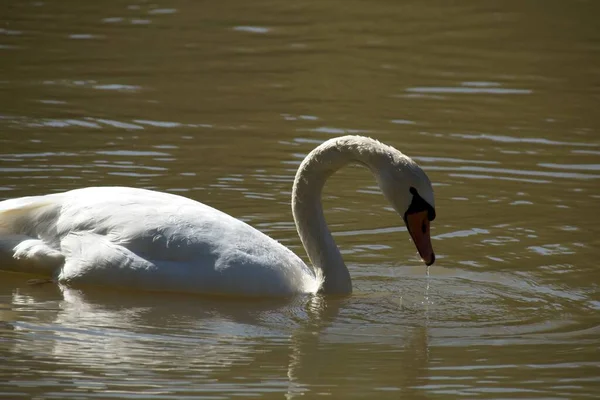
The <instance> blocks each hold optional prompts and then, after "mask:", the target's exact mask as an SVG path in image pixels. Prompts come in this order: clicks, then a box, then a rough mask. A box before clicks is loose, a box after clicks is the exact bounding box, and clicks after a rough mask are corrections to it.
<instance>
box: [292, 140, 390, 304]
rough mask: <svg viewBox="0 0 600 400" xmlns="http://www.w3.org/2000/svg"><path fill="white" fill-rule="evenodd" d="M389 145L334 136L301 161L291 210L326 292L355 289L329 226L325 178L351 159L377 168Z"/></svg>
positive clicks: (371, 167) (338, 292) (374, 171)
mask: <svg viewBox="0 0 600 400" xmlns="http://www.w3.org/2000/svg"><path fill="white" fill-rule="evenodd" d="M386 147H387V146H385V145H383V144H381V143H379V142H377V141H375V140H373V139H368V138H362V137H356V136H346V137H341V138H336V139H331V140H329V141H327V142H325V143H323V144H322V145H320V146H318V147H317V148H316V149H314V150H313V151H312V152H311V153H310V154H309V155H308V156H307V157H306V158H305V159H304V161H303V162H302V164H301V165H300V168H299V169H298V172H297V173H296V178H295V180H294V186H293V189H292V212H293V214H294V221H295V223H296V229H297V230H298V235H299V236H300V240H302V244H303V245H304V248H305V249H306V253H307V254H308V258H310V261H311V262H312V264H313V266H314V267H315V268H316V273H317V275H319V274H321V273H322V275H323V278H324V281H323V285H322V287H321V291H322V292H323V293H331V294H349V293H352V280H351V278H350V273H349V272H348V268H346V265H345V264H344V260H343V259H342V256H341V254H340V251H339V249H338V247H337V245H336V244H335V241H334V240H333V237H332V236H331V232H330V231H329V228H328V227H327V223H326V221H325V216H324V215H323V206H322V204H321V192H322V190H323V186H324V185H325V181H326V180H327V178H329V177H330V176H331V175H332V174H333V173H334V172H335V171H337V170H338V169H340V168H342V167H343V166H345V165H346V164H348V163H358V164H363V165H365V166H366V167H368V168H369V169H370V170H371V171H372V172H373V173H374V175H375V176H376V177H377V174H376V171H377V170H378V165H379V163H380V161H381V159H382V155H383V153H384V152H385V148H386Z"/></svg>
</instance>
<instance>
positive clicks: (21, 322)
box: [0, 0, 600, 399]
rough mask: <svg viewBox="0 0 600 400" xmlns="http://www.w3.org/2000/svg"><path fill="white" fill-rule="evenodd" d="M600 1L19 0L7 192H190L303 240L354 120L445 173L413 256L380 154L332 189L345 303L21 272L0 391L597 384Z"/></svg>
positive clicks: (376, 390)
mask: <svg viewBox="0 0 600 400" xmlns="http://www.w3.org/2000/svg"><path fill="white" fill-rule="evenodd" d="M598 15H600V4H599V3H598V2H593V1H571V2H566V1H504V2H492V1H463V2H444V1H430V2H420V1H405V2H400V1H384V0H381V1H374V2H367V1H358V0H348V1H329V0H324V1H317V0H306V1H293V2H292V1H268V0H257V1H252V2H249V1H242V0H227V1H219V2H207V1H203V2H200V1H184V0H181V1H166V0H158V1H156V2H146V1H135V0H130V1H103V2H81V1H72V0H63V1H44V0H42V1H16V0H5V1H3V2H2V5H0V154H1V155H0V198H1V199H5V198H11V197H19V196H25V195H33V194H43V193H49V192H58V191H63V190H68V189H74V188H79V187H84V186H92V185H127V186H135V187H144V188H153V189H157V190H161V191H169V192H175V193H178V194H181V195H184V196H188V197H191V198H193V199H196V200H199V201H202V202H204V203H207V204H209V205H212V206H214V207H216V208H219V209H221V210H223V211H225V212H227V213H229V214H231V215H233V216H235V217H238V218H240V219H243V220H245V221H247V222H249V223H250V224H252V225H253V226H255V227H256V228H258V229H260V230H262V231H263V232H265V233H267V234H269V235H271V236H272V237H274V238H276V239H277V240H280V241H281V242H283V243H284V244H286V245H288V246H289V247H291V248H292V249H293V250H294V251H295V252H297V253H298V254H299V255H300V256H301V257H303V258H305V254H304V251H303V249H302V247H301V246H300V241H299V239H298V237H297V234H296V232H295V229H294V225H293V223H292V216H291V210H290V204H289V203H290V200H289V198H290V192H291V184H292V179H293V176H294V173H295V169H296V168H297V166H298V165H299V163H300V161H301V159H302V158H303V156H304V155H306V154H307V153H308V152H309V151H310V150H311V149H312V148H313V147H315V146H316V145H317V144H318V143H321V142H322V141H324V140H326V139H328V138H331V137H334V136H337V135H342V134H346V133H354V134H362V135H368V136H372V137H375V138H377V139H379V140H381V141H383V142H386V143H388V144H391V145H394V146H395V147H397V148H398V149H400V150H401V151H403V152H405V153H406V154H408V155H410V156H412V157H414V158H415V159H416V160H417V161H418V162H419V163H420V164H421V165H422V166H423V167H424V169H425V170H426V171H427V172H428V174H429V176H430V178H431V179H432V181H433V182H434V185H435V186H434V188H435V192H436V208H437V210H436V211H437V219H436V220H435V222H434V223H433V224H432V229H433V230H432V235H433V239H434V240H433V245H434V248H435V250H436V254H437V256H438V257H437V262H436V264H435V265H434V266H432V267H431V268H430V271H429V272H430V274H429V275H427V271H426V268H425V267H424V266H423V265H422V263H421V262H420V261H419V260H418V259H417V257H416V255H415V250H414V247H413V245H412V244H411V243H410V242H409V239H408V235H407V233H406V231H405V229H404V226H403V222H402V220H401V218H400V217H398V216H397V215H396V214H395V213H393V212H392V210H391V208H390V207H389V205H388V204H386V202H385V200H384V198H383V196H381V195H380V194H379V191H378V188H377V187H376V184H375V182H374V181H373V179H372V177H371V175H370V174H369V172H368V171H366V170H364V169H361V168H347V169H345V170H343V171H341V172H340V173H339V174H336V175H335V176H334V177H333V178H332V179H331V180H330V181H329V182H328V185H327V187H326V190H325V193H324V204H325V209H326V215H327V219H328V222H329V224H330V227H331V230H332V231H333V232H334V235H335V238H336V240H337V242H338V244H339V246H340V247H341V249H342V251H343V254H344V257H345V260H346V262H347V264H348V267H349V269H350V272H351V275H352V277H353V282H354V294H353V295H352V296H351V297H346V298H327V297H322V296H312V297H310V296H308V297H299V298H294V299H289V300H285V301H283V300H279V301H272V300H269V301H266V300H262V301H248V300H239V299H238V300H236V299H230V300H223V299H214V298H205V297H201V296H180V295H168V294H149V293H144V292H123V291H111V290H108V289H103V290H100V289H95V290H94V289H86V290H76V289H73V288H69V287H62V286H57V285H54V284H44V285H39V286H31V285H28V284H27V280H28V279H29V278H30V277H28V276H25V275H18V274H9V273H4V272H0V397H4V398H10V399H17V398H35V399H70V398H72V399H75V398H77V399H81V398H98V399H100V398H130V399H139V398H153V399H185V398H196V399H228V398H254V397H256V398H273V399H280V398H287V399H291V398H296V397H300V396H302V395H304V397H305V398H318V397H324V398H328V396H329V398H336V399H338V398H344V399H346V398H377V399H386V398H389V399H397V398H436V399H437V398H440V399H441V398H474V399H492V398H493V399H501V398H507V399H508V398H510V399H514V398H528V399H533V398H538V399H575V398H597V396H599V395H600V380H599V378H598V377H599V376H600V369H599V368H600V355H599V354H600V353H599V352H598V347H599V346H600V315H599V314H600V296H599V283H600V272H599V269H598V263H597V260H598V256H600V254H599V252H598V248H599V247H600V230H599V228H598V223H599V222H600V218H599V217H598V210H599V208H598V205H599V204H600V135H599V132H600V116H599V109H600V29H598V22H597V20H598V18H597V17H598Z"/></svg>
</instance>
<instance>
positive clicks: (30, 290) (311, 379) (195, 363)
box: [0, 284, 427, 398]
mask: <svg viewBox="0 0 600 400" xmlns="http://www.w3.org/2000/svg"><path fill="white" fill-rule="evenodd" d="M18 286H20V289H19V290H17V291H16V292H15V293H14V294H13V295H12V299H11V304H10V305H9V308H7V309H6V310H5V311H4V313H3V314H2V319H4V320H5V324H6V325H7V326H10V327H12V328H13V330H12V331H11V332H10V333H9V334H8V335H4V334H3V338H4V340H3V344H2V348H3V353H4V354H5V355H6V359H7V361H8V363H6V364H5V365H4V367H0V370H2V373H3V375H6V376H8V377H9V380H10V381H11V382H12V386H13V387H14V388H16V387H18V386H29V387H30V389H31V390H30V392H31V393H33V392H37V393H39V394H42V393H46V394H48V393H55V394H56V393H59V392H61V393H62V394H63V395H64V394H65V393H66V392H70V393H71V395H72V394H74V393H80V394H81V393H101V392H103V393H105V392H107V391H110V393H112V395H115V396H118V397H128V396H133V395H139V394H140V393H142V394H145V395H157V396H158V395H160V396H162V397H165V396H166V398H177V397H180V396H184V395H185V396H188V395H201V396H204V395H210V394H217V393H218V394H219V395H220V396H226V397H228V396H231V395H236V394H237V395H244V396H245V395H248V396H250V395H252V394H254V395H258V394H261V395H266V394H269V393H271V394H276V393H279V397H280V396H281V394H282V393H284V394H285V395H286V396H287V398H294V397H295V396H297V395H301V394H303V393H307V392H311V393H320V392H322V393H332V391H333V392H338V391H339V390H340V389H339V388H340V387H344V386H346V387H347V388H348V390H355V391H356V390H359V391H360V387H361V383H360V380H361V378H360V376H361V375H362V376H365V374H364V373H361V372H360V371H361V370H363V369H365V368H366V370H367V371H370V373H369V374H368V375H370V374H371V373H376V375H378V376H379V381H380V382H379V383H380V386H381V387H382V388H383V389H382V390H389V391H393V390H400V388H401V387H404V388H407V387H411V386H415V385H418V384H419V383H421V382H422V381H423V379H424V376H423V375H424V374H426V373H427V372H426V371H427V368H426V364H427V329H426V327H425V326H421V327H409V326H407V325H400V324H399V325H398V326H397V330H396V331H395V332H394V333H392V332H389V331H386V329H382V328H384V326H385V325H387V324H383V323H380V324H371V323H370V321H369V320H373V321H375V320H377V317H376V316H375V315H371V316H370V317H369V312H368V310H367V309H368V308H369V307H371V306H372V304H373V303H377V302H380V301H382V299H381V298H377V297H373V298H367V297H363V298H361V297H360V296H358V297H355V298H323V297H321V296H305V297H297V298H294V299H289V300H251V301H248V300H239V299H237V300H235V299H223V298H200V297H191V296H179V295H172V294H163V293H161V294H148V293H123V292H118V291H110V290H100V289H88V288H86V289H85V290H77V289H73V288H69V287H65V286H58V287H57V286H54V285H52V284H46V285H41V286H33V287H29V286H26V285H23V284H21V285H18ZM353 303H354V304H353ZM369 303H371V306H369ZM361 308H364V310H363V311H364V313H362V315H363V317H364V320H363V321H360V320H355V321H353V322H352V323H353V324H355V326H356V327H360V329H357V330H356V331H355V332H352V331H348V330H347V329H346V328H344V326H345V325H346V322H345V321H349V320H350V319H353V318H355V317H356V311H358V312H359V313H360V309H361ZM349 312H352V313H353V314H355V315H348V313H349ZM2 331H3V332H6V331H5V330H2ZM364 352H367V353H370V354H371V356H370V358H371V359H372V361H371V362H365V360H364V358H365V356H364V354H363V353H364ZM402 360H405V361H406V362H404V361H402ZM29 365H32V366H35V368H36V369H37V370H33V369H29V368H28V366H29ZM340 365H343V367H342V368H340ZM375 370H376V371H375ZM332 373H333V378H334V379H333V380H332ZM351 377H352V378H351ZM365 379H366V377H365ZM369 379H371V378H369ZM34 388H35V390H33V389H34ZM352 388H354V389H352ZM345 390H346V389H344V391H345ZM349 393H351V392H349ZM357 393H358V392H357ZM51 397H52V396H51Z"/></svg>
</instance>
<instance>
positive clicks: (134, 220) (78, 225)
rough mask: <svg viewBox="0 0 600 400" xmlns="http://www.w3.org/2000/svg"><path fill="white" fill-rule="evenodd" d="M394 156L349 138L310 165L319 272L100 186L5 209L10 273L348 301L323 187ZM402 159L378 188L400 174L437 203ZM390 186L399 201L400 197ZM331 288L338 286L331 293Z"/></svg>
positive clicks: (5, 261) (264, 239) (193, 210)
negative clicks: (321, 294)
mask: <svg viewBox="0 0 600 400" xmlns="http://www.w3.org/2000/svg"><path fill="white" fill-rule="evenodd" d="M357 144H360V152H362V153H364V152H365V149H369V150H368V151H366V153H365V154H366V155H365V154H362V155H361V154H359V147H357ZM386 152H388V153H390V152H396V153H397V154H395V153H394V154H393V155H394V156H395V157H398V155H399V154H400V153H399V152H398V151H397V150H395V149H393V148H391V147H388V146H385V145H382V144H380V143H379V142H376V141H374V140H372V139H367V138H362V137H357V136H348V137H342V138H337V139H332V140H330V141H329V142H326V143H324V144H323V145H321V146H319V147H318V148H317V149H315V150H314V151H313V152H311V154H310V155H309V156H308V157H307V160H305V162H304V163H303V164H302V166H301V168H300V169H299V171H298V174H297V176H296V180H295V183H294V198H293V199H292V203H293V207H294V217H295V220H296V225H297V227H298V231H299V233H300V235H301V239H302V241H303V243H304V245H305V248H306V249H307V252H308V254H309V258H310V259H311V260H312V262H313V264H315V269H312V268H309V267H308V266H307V265H305V264H304V262H303V261H302V260H301V259H300V258H299V257H298V256H297V255H295V254H294V253H293V252H292V251H290V250H289V249H287V248H286V247H285V246H283V245H281V244H280V243H278V242H277V241H275V240H273V239H271V238H269V237H268V236H266V235H265V234H263V233H261V232H259V231H258V230H256V229H254V228H252V227H251V226H249V225H248V224H246V223H244V222H242V221H240V220H238V219H236V218H234V217H232V216H230V215H227V214H225V213H223V212H221V211H219V210H216V209H214V208H212V207H209V206H207V205H204V204H202V203H199V202H197V201H194V200H191V199H188V198H185V197H181V196H177V195H173V194H168V193H160V192H155V191H150V190H144V189H135V188H127V187H90V188H85V189H77V190H72V191H69V192H64V193H58V194H50V195H45V196H33V197H24V198H18V199H12V200H6V201H3V202H0V263H1V265H0V268H1V269H4V270H11V271H15V272H26V273H35V274H41V275H46V276H52V277H53V278H55V279H57V280H58V281H61V282H65V283H71V284H91V285H106V286H118V287H119V286H120V287H128V288H139V289H144V290H155V291H176V292H192V293H207V294H227V295H243V296H287V295H292V294H296V293H314V292H317V291H318V290H319V289H320V288H323V289H325V291H328V292H336V293H344V292H345V293H348V292H350V291H351V284H350V280H349V279H350V278H349V275H348V270H347V268H346V267H345V265H344V264H343V261H342V260H341V256H340V255H339V251H338V250H337V247H336V246H335V243H334V242H333V239H332V238H331V235H330V233H329V230H328V229H327V226H326V224H325V220H324V217H323V213H322V208H321V205H320V192H321V187H322V184H323V183H324V181H325V179H326V178H327V176H329V175H330V174H331V173H332V172H333V170H335V169H337V168H339V167H340V166H341V165H343V164H345V163H347V162H351V161H358V162H361V163H366V164H367V165H369V163H370V164H372V165H371V167H372V168H371V169H372V170H373V171H374V173H376V172H375V170H374V169H373V168H374V167H373V165H374V164H378V163H380V162H381V160H382V158H381V157H382V156H383V155H384V154H385V153H386ZM340 154H345V156H344V157H342V158H340V156H339V155H340ZM400 155H401V154H400ZM401 157H402V161H403V162H404V164H402V165H404V168H402V165H401V166H399V165H398V163H397V162H396V163H394V162H393V161H394V157H391V158H389V157H388V158H389V160H390V162H389V163H388V164H389V168H388V167H386V168H387V169H389V171H388V170H387V169H386V168H383V167H378V169H377V170H378V171H383V170H385V173H383V172H382V173H376V177H377V178H378V180H380V179H387V178H382V177H384V176H386V174H387V173H388V172H390V171H395V172H392V173H393V174H400V175H401V177H402V178H403V179H404V180H405V181H410V182H411V185H412V186H415V182H416V184H418V185H419V188H421V189H422V190H423V191H425V192H431V193H430V197H431V203H433V192H432V191H431V185H430V183H429V180H428V179H427V177H426V175H425V174H424V173H423V172H422V170H421V169H420V168H419V167H418V166H416V164H414V163H413V162H412V160H410V159H408V157H406V156H403V155H401ZM384 158H385V157H384ZM376 159H377V162H375V160H376ZM407 160H410V162H409V163H408V164H406V162H407ZM396 161H397V160H396ZM394 164H395V165H394ZM405 164H406V165H409V168H406V165H405ZM382 165H383V164H382ZM382 188H383V189H384V192H386V196H387V197H388V198H389V199H390V200H391V201H393V202H394V200H395V194H393V193H388V192H389V190H386V188H385V187H384V185H382ZM406 196H409V194H408V190H407V191H406ZM426 196H429V193H428V194H426ZM426 199H427V197H426ZM403 201H404V200H403ZM396 205H397V204H396ZM400 206H401V207H404V209H406V208H407V207H408V206H407V205H406V204H404V203H403V204H402V205H400ZM432 206H433V204H432ZM316 236H318V237H316ZM346 275H348V277H347V280H348V281H347V282H345V279H346ZM324 280H325V281H330V282H329V283H330V285H329V288H330V290H327V288H328V286H327V285H326V284H324V282H323V281H324ZM336 280H339V281H340V282H337V283H336V282H334V281H336Z"/></svg>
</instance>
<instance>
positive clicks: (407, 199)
mask: <svg viewBox="0 0 600 400" xmlns="http://www.w3.org/2000/svg"><path fill="white" fill-rule="evenodd" d="M383 160H385V161H383V162H381V163H379V165H380V170H379V171H378V174H377V176H378V181H379V185H380V186H381V189H382V191H383V193H384V195H385V197H386V198H387V199H388V201H389V202H390V203H391V204H392V206H393V207H394V209H395V210H396V212H397V213H398V214H400V215H401V216H402V219H403V220H404V223H405V224H406V227H407V228H408V232H409V233H410V236H411V238H412V240H413V242H414V244H415V246H416V247H417V251H418V252H419V255H420V256H421V258H422V259H423V261H424V262H425V264H426V265H428V266H429V265H431V264H433V263H434V262H435V253H434V252H433V246H432V245H431V235H430V226H429V225H430V222H431V221H433V220H434V219H435V201H434V196H433V188H432V186H431V181H430V180H429V178H428V177H427V174H425V171H423V170H422V169H421V167H419V166H418V165H417V163H416V162H414V161H413V160H412V159H411V158H409V157H407V156H405V155H404V154H402V153H401V152H399V151H398V150H396V149H394V148H392V147H390V148H389V152H387V154H385V156H384V157H383Z"/></svg>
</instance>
